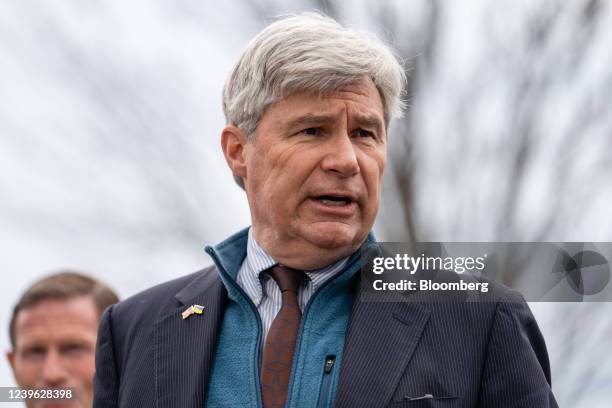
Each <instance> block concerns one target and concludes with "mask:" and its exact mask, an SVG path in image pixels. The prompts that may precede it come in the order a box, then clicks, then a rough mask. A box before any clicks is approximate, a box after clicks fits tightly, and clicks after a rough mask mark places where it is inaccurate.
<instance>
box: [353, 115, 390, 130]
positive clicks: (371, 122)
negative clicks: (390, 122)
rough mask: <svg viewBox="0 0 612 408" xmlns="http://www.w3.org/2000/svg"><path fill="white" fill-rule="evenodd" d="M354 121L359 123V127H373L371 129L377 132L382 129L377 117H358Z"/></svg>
mask: <svg viewBox="0 0 612 408" xmlns="http://www.w3.org/2000/svg"><path fill="white" fill-rule="evenodd" d="M355 121H356V122H357V123H359V124H360V125H361V126H365V127H373V128H376V129H377V130H382V129H383V124H382V122H381V121H380V119H379V118H378V116H373V115H367V116H360V115H358V116H357V117H356V119H355Z"/></svg>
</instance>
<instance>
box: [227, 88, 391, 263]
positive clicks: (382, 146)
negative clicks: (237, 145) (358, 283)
mask: <svg viewBox="0 0 612 408" xmlns="http://www.w3.org/2000/svg"><path fill="white" fill-rule="evenodd" d="M386 146H387V145H386V132H385V124H384V114H383V105H382V101H381V98H380V95H379V93H378V90H377V89H376V87H375V86H374V84H373V82H372V81H371V80H370V79H369V78H364V79H362V80H360V81H357V82H355V83H353V84H351V85H349V86H346V87H344V88H342V89H340V90H338V91H336V92H333V93H331V94H329V95H326V96H319V95H312V94H303V93H302V94H295V95H293V96H290V97H288V98H286V99H284V100H282V101H280V102H277V103H276V104H274V105H272V106H271V107H270V108H268V109H267V110H266V111H265V113H264V115H263V117H262V118H261V120H260V122H259V124H258V126H257V131H256V136H255V138H254V139H253V140H250V141H248V142H247V143H246V144H245V147H244V152H243V157H244V163H243V164H244V167H240V166H239V167H238V168H237V169H238V171H236V168H234V172H235V173H237V174H239V175H241V176H242V177H243V179H244V183H245V189H246V192H247V196H248V199H249V205H250V208H251V217H252V222H253V232H254V234H255V238H256V240H257V241H258V243H259V244H260V245H262V246H263V248H264V249H265V250H266V251H267V252H268V253H270V255H272V256H273V257H274V258H275V259H276V260H278V261H279V262H281V263H284V264H287V265H289V266H292V267H294V268H301V269H315V268H319V267H322V266H325V265H327V264H329V263H331V262H333V261H335V260H337V259H339V258H341V257H344V256H347V255H349V254H351V253H352V252H354V251H355V250H356V249H357V248H358V247H359V246H360V245H361V243H362V242H363V241H364V239H365V238H366V236H367V234H368V232H369V231H370V229H371V228H372V224H373V223H374V219H375V217H376V212H377V210H378V204H379V198H380V190H381V189H380V186H381V179H382V175H383V171H384V168H385V163H386ZM226 156H227V154H226ZM231 163H232V162H231V161H230V165H231Z"/></svg>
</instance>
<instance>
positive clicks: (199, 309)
mask: <svg viewBox="0 0 612 408" xmlns="http://www.w3.org/2000/svg"><path fill="white" fill-rule="evenodd" d="M203 312H204V306H200V305H191V306H189V307H188V308H187V309H185V310H184V311H183V313H181V316H182V317H183V320H185V319H186V318H188V317H189V316H191V315H193V314H198V315H201V314H202V313H203Z"/></svg>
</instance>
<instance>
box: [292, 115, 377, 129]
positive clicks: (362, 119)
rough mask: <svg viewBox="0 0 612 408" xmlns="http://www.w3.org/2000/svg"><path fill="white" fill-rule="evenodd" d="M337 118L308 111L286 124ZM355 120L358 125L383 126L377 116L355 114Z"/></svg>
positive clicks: (327, 121)
mask: <svg viewBox="0 0 612 408" xmlns="http://www.w3.org/2000/svg"><path fill="white" fill-rule="evenodd" d="M337 119H338V115H315V114H312V113H308V114H306V115H304V116H300V117H298V118H296V119H294V120H292V121H290V122H289V124H288V125H287V127H288V128H294V127H308V126H314V125H320V124H321V123H329V122H333V121H335V120H337ZM355 122H357V123H358V124H359V125H360V126H365V127H373V128H376V129H377V130H380V129H382V128H383V124H382V122H381V121H380V119H379V118H378V117H377V116H373V115H363V116H361V115H357V116H356V118H355Z"/></svg>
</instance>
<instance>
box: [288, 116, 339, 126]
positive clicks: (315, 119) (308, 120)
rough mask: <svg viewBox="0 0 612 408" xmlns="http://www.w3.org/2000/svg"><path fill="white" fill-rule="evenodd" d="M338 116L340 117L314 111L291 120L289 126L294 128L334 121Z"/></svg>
mask: <svg viewBox="0 0 612 408" xmlns="http://www.w3.org/2000/svg"><path fill="white" fill-rule="evenodd" d="M337 118H338V116H337V115H315V114H312V113H308V114H306V115H304V116H300V117H298V118H296V119H294V120H292V121H290V122H289V124H288V125H287V127H288V128H294V127H308V126H314V125H320V124H321V123H329V122H333V121H334V120H336V119H337Z"/></svg>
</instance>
